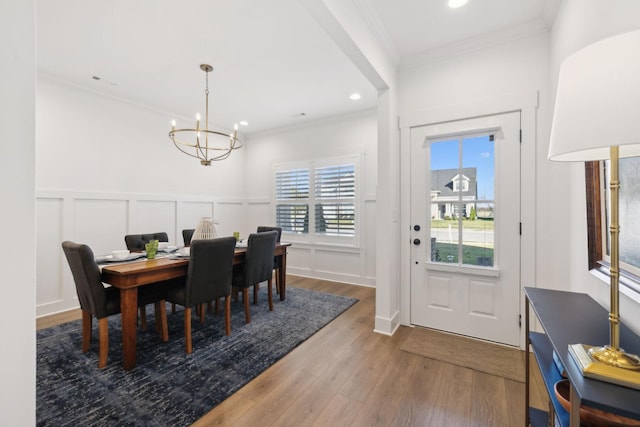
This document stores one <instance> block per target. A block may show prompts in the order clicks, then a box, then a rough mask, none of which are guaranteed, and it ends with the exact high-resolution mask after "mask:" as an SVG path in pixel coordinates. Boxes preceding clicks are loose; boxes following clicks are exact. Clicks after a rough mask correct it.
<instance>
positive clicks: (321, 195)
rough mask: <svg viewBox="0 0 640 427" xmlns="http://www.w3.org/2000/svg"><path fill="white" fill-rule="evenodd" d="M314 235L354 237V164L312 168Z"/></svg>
mask: <svg viewBox="0 0 640 427" xmlns="http://www.w3.org/2000/svg"><path fill="white" fill-rule="evenodd" d="M314 175H315V183H314V192H315V207H314V208H315V215H314V219H315V232H316V233H317V234H325V235H333V236H353V235H354V234H355V185H356V180H355V165H354V164H346V165H338V166H326V167H319V168H316V169H315V173H314Z"/></svg>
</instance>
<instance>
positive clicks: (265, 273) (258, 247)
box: [243, 231, 278, 287]
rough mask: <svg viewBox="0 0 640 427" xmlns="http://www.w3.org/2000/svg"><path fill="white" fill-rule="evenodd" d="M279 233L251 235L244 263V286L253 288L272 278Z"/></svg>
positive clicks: (268, 232)
mask: <svg viewBox="0 0 640 427" xmlns="http://www.w3.org/2000/svg"><path fill="white" fill-rule="evenodd" d="M277 238H278V232H277V231H266V232H264V233H255V234H250V235H249V239H248V240H247V253H246V258H245V263H244V274H243V276H244V286H245V287H248V286H253V285H255V284H257V283H260V282H264V281H265V280H268V279H270V278H271V275H272V272H273V257H274V253H275V250H276V239H277Z"/></svg>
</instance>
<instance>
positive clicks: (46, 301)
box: [36, 190, 243, 316]
mask: <svg viewBox="0 0 640 427" xmlns="http://www.w3.org/2000/svg"><path fill="white" fill-rule="evenodd" d="M218 206H224V207H223V208H221V211H223V212H225V214H226V215H227V217H228V218H229V219H231V218H234V215H236V216H237V219H234V221H243V219H242V204H239V203H238V202H237V201H235V200H232V201H226V200H216V199H213V198H211V199H207V198H203V197H201V196H196V197H194V198H193V199H190V198H189V197H188V196H184V195H175V196H172V195H162V196H160V197H158V196H157V195H149V194H112V193H90V192H74V191H64V190H61V191H39V192H37V193H36V221H37V230H36V244H37V259H36V272H37V276H36V314H37V316H45V315H48V314H53V313H56V312H61V311H66V310H70V309H73V308H77V307H78V299H77V295H76V290H75V283H74V282H73V277H72V276H71V271H70V270H69V267H68V264H67V261H66V259H65V257H64V254H63V252H62V247H61V243H62V242H63V241H64V240H71V241H75V242H79V243H85V244H87V245H89V246H90V247H91V249H92V250H93V252H94V253H95V254H96V255H101V254H108V253H109V252H110V251H112V250H114V249H124V248H125V243H124V236H125V235H126V234H136V233H151V232H156V231H166V232H167V234H168V235H169V241H170V242H171V243H174V244H177V245H183V241H182V229H183V228H195V226H196V225H197V223H198V221H199V220H200V218H201V217H203V216H210V217H214V218H215V215H214V207H216V208H218ZM235 226H237V223H236V222H234V223H232V225H231V226H230V227H235ZM230 234H231V232H230V233H229V235H230Z"/></svg>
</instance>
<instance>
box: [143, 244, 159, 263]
mask: <svg viewBox="0 0 640 427" xmlns="http://www.w3.org/2000/svg"><path fill="white" fill-rule="evenodd" d="M144 247H145V249H146V251H147V259H154V258H155V257H156V254H157V253H158V241H157V240H150V241H149V243H147V244H146V245H144Z"/></svg>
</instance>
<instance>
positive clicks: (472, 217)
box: [469, 206, 477, 221]
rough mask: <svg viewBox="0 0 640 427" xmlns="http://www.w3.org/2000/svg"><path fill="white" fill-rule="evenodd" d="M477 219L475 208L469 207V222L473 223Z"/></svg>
mask: <svg viewBox="0 0 640 427" xmlns="http://www.w3.org/2000/svg"><path fill="white" fill-rule="evenodd" d="M476 217H477V214H476V207H475V206H471V213H470V214H469V218H471V221H474V220H475V219H476Z"/></svg>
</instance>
